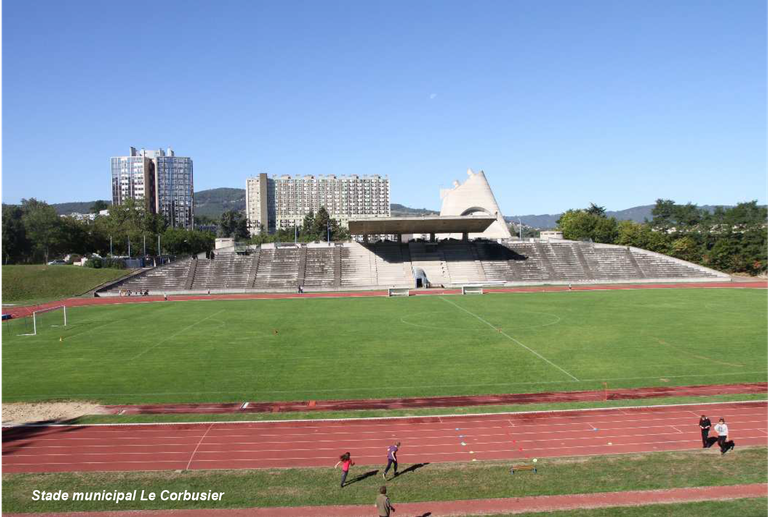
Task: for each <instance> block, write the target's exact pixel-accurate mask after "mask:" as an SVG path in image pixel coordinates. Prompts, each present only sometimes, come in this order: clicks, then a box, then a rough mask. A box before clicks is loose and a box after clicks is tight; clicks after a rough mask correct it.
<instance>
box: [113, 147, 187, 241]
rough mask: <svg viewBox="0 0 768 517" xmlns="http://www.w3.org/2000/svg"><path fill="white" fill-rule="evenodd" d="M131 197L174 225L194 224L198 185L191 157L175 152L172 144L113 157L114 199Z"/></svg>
mask: <svg viewBox="0 0 768 517" xmlns="http://www.w3.org/2000/svg"><path fill="white" fill-rule="evenodd" d="M128 199H134V200H136V201H139V202H141V203H142V204H143V205H144V207H145V208H146V209H147V210H149V211H150V212H151V213H153V214H161V215H162V216H163V217H165V220H166V221H167V222H168V225H169V226H171V227H173V228H193V227H194V223H195V189H194V181H193V178H192V158H186V157H183V156H176V154H175V153H174V152H173V149H171V148H170V147H169V148H168V149H167V150H163V149H158V150H151V151H146V150H144V149H141V150H140V151H137V150H136V148H135V147H131V150H130V153H129V155H128V156H115V157H113V158H112V203H113V204H115V205H121V204H123V203H125V201H127V200H128Z"/></svg>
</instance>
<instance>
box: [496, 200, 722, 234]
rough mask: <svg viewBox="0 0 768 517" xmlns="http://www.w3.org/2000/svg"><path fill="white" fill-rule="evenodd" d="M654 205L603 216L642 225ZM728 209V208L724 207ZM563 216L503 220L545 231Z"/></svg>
mask: <svg viewBox="0 0 768 517" xmlns="http://www.w3.org/2000/svg"><path fill="white" fill-rule="evenodd" d="M654 206H656V205H643V206H636V207H633V208H627V209H626V210H618V211H615V212H611V211H608V212H606V213H605V214H606V215H607V216H608V217H615V218H616V219H617V220H618V221H634V222H636V223H642V222H644V221H645V220H646V219H648V220H649V221H650V220H651V219H653V216H652V215H651V210H653V207H654ZM699 208H703V209H704V210H707V211H709V212H714V211H715V208H716V206H711V205H702V206H700V207H699ZM725 208H730V207H725ZM561 215H563V214H562V213H560V214H544V215H518V216H508V217H504V219H505V220H506V221H507V222H515V223H516V222H518V219H520V220H521V221H522V222H523V224H524V225H526V226H530V227H531V228H539V229H547V228H555V227H556V226H557V220H558V219H560V216H561Z"/></svg>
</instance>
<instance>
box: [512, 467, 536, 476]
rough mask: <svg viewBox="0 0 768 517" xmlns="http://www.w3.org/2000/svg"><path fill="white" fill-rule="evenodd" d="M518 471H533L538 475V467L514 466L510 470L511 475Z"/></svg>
mask: <svg viewBox="0 0 768 517" xmlns="http://www.w3.org/2000/svg"><path fill="white" fill-rule="evenodd" d="M516 470H518V471H519V470H532V471H533V473H534V474H536V472H537V470H536V465H512V468H510V469H509V473H510V474H513V475H514V473H515V471H516Z"/></svg>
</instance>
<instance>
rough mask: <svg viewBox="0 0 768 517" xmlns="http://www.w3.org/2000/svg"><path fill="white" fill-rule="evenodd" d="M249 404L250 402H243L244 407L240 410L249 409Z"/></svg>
mask: <svg viewBox="0 0 768 517" xmlns="http://www.w3.org/2000/svg"><path fill="white" fill-rule="evenodd" d="M248 404H250V402H243V405H242V406H240V409H245V408H247V407H248Z"/></svg>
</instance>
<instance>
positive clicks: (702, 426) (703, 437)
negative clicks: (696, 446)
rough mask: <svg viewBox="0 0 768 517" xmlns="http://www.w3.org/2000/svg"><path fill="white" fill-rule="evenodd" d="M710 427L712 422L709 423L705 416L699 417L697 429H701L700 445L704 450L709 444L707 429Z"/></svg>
mask: <svg viewBox="0 0 768 517" xmlns="http://www.w3.org/2000/svg"><path fill="white" fill-rule="evenodd" d="M710 427H712V422H710V421H709V418H707V416H706V415H701V419H700V420H699V428H700V429H701V445H702V447H703V448H704V449H706V448H708V447H709V446H710V443H709V428H710Z"/></svg>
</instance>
